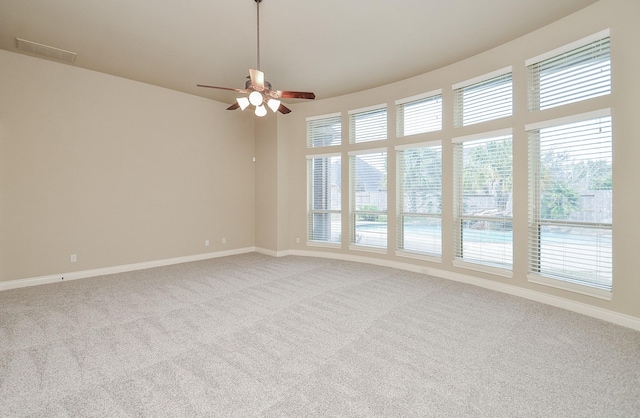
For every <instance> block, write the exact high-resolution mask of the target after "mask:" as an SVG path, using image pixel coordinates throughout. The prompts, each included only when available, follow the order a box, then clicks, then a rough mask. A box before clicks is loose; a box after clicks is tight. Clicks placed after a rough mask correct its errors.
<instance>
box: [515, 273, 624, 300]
mask: <svg viewBox="0 0 640 418" xmlns="http://www.w3.org/2000/svg"><path fill="white" fill-rule="evenodd" d="M527 280H528V281H529V282H530V283H536V284H541V285H543V286H549V287H555V288H556V289H562V290H568V291H569V292H574V293H580V294H581V295H586V296H591V297H594V298H598V299H603V300H611V298H612V297H613V293H612V292H611V291H610V290H606V289H598V288H597V287H591V286H589V285H586V284H579V283H573V282H569V281H564V280H560V279H552V278H551V277H546V276H541V275H538V274H533V273H530V274H527Z"/></svg>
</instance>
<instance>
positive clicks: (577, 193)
mask: <svg viewBox="0 0 640 418" xmlns="http://www.w3.org/2000/svg"><path fill="white" fill-rule="evenodd" d="M527 131H528V135H529V160H530V162H529V170H530V172H529V199H530V203H529V272H530V274H531V276H532V277H533V278H534V279H535V278H536V277H540V276H542V277H549V278H553V279H559V280H563V281H567V282H573V283H578V284H584V285H588V286H592V287H596V288H600V289H606V290H611V288H612V255H613V252H612V228H611V223H612V177H613V176H612V138H611V116H610V114H609V111H608V110H605V111H597V112H592V113H589V114H584V115H577V116H573V117H571V118H569V120H566V119H564V120H559V121H548V122H543V123H539V124H535V125H530V126H527Z"/></svg>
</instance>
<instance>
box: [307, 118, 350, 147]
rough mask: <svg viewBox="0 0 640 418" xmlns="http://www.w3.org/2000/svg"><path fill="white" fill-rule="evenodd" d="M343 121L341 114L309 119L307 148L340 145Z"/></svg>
mask: <svg viewBox="0 0 640 418" xmlns="http://www.w3.org/2000/svg"><path fill="white" fill-rule="evenodd" d="M341 141H342V120H341V115H340V113H334V114H331V115H324V116H316V117H311V118H307V147H308V148H317V147H327V146H332V145H340V143H341Z"/></svg>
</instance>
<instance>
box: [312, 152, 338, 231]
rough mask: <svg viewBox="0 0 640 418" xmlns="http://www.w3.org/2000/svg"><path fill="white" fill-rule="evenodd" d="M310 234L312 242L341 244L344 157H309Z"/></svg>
mask: <svg viewBox="0 0 640 418" xmlns="http://www.w3.org/2000/svg"><path fill="white" fill-rule="evenodd" d="M307 167H308V175H307V179H308V187H307V190H308V194H309V196H308V208H309V209H308V234H307V239H308V241H309V242H314V243H334V244H339V243H340V241H341V235H340V232H341V226H342V221H341V210H340V208H341V204H342V198H341V192H340V170H341V160H340V155H327V156H308V157H307Z"/></svg>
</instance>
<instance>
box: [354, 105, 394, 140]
mask: <svg viewBox="0 0 640 418" xmlns="http://www.w3.org/2000/svg"><path fill="white" fill-rule="evenodd" d="M386 138H387V108H386V105H383V106H376V107H373V108H367V109H360V110H352V111H349V142H351V143H358V142H368V141H377V140H380V139H386Z"/></svg>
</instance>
